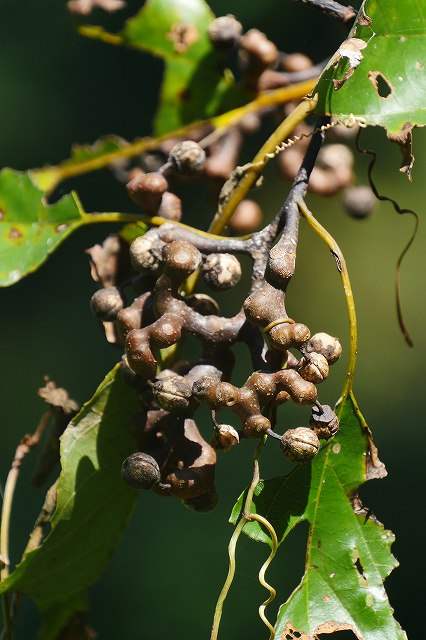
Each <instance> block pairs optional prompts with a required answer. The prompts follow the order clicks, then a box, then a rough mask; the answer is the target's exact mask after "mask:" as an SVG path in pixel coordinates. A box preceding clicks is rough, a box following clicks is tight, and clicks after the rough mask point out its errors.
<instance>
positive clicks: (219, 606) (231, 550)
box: [210, 436, 266, 640]
mask: <svg viewBox="0 0 426 640" xmlns="http://www.w3.org/2000/svg"><path fill="white" fill-rule="evenodd" d="M265 440H266V436H264V437H263V438H262V440H261V441H260V442H259V444H258V445H257V447H256V450H255V452H254V459H253V476H252V481H251V484H250V486H249V488H248V489H247V495H246V499H245V501H244V507H243V512H242V514H241V519H240V520H239V522H238V523H237V525H236V527H235V529H234V533H233V534H232V537H231V540H230V541H229V546H228V555H229V569H228V575H227V576H226V580H225V582H224V585H223V587H222V590H221V592H220V594H219V597H218V599H217V603H216V608H215V612H214V617H213V625H212V632H211V636H210V640H217V638H218V634H219V626H220V621H221V618H222V611H223V604H224V602H225V600H226V597H227V595H228V592H229V589H230V588H231V584H232V581H233V579H234V575H235V550H236V546H237V542H238V538H239V537H240V535H241V532H242V530H243V529H244V526H245V524H246V523H247V522H249V521H250V520H251V515H252V514H250V511H251V505H252V501H253V495H254V492H255V489H256V487H257V485H258V483H259V480H260V476H259V457H260V452H261V451H262V447H263V445H264V443H265Z"/></svg>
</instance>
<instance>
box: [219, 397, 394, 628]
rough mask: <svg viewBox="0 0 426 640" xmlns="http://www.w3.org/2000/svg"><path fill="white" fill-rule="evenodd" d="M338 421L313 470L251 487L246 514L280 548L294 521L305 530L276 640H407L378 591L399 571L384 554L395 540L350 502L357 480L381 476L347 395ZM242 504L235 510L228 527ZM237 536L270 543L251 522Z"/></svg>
mask: <svg viewBox="0 0 426 640" xmlns="http://www.w3.org/2000/svg"><path fill="white" fill-rule="evenodd" d="M340 421H341V427H340V431H339V433H338V434H337V436H335V437H334V438H333V439H332V440H331V441H330V442H328V443H326V444H324V445H323V447H322V448H321V450H320V452H319V454H318V455H317V456H316V458H315V459H314V461H313V463H312V464H310V465H302V466H299V467H297V468H296V469H295V470H294V471H293V472H292V473H290V474H289V475H287V476H283V477H280V478H274V479H272V480H266V481H262V482H261V483H260V484H259V485H258V487H257V489H256V493H255V497H254V501H253V506H252V511H253V512H255V513H259V514H260V515H262V516H264V517H265V518H267V519H268V520H269V522H270V523H271V524H272V525H273V527H274V528H275V531H276V533H277V536H278V540H279V542H283V541H284V540H285V538H286V537H287V536H288V534H289V533H290V531H291V530H292V529H293V528H294V527H295V526H297V524H299V523H300V522H302V521H308V522H309V526H310V530H309V536H308V542H307V550H306V566H305V573H304V575H303V578H302V580H301V582H300V584H299V586H298V587H297V588H296V589H295V590H294V591H293V593H292V594H291V596H290V597H289V599H288V600H287V602H285V603H284V604H283V605H282V606H281V608H280V610H279V613H278V619H277V626H276V637H277V638H287V637H289V638H293V637H294V638H296V637H297V638H300V637H301V638H303V640H308V639H310V638H313V637H314V636H315V637H316V635H315V634H320V633H330V632H331V631H333V630H335V631H337V630H345V629H350V630H352V631H353V632H354V634H355V636H356V637H357V638H359V639H362V640H382V639H383V638H386V639H387V640H403V639H404V638H406V635H405V633H404V632H403V631H402V629H401V628H400V626H399V624H398V623H397V622H396V621H395V619H394V618H393V615H392V613H393V610H392V608H391V606H390V604H389V601H388V598H387V595H386V592H385V589H384V586H383V580H384V579H385V578H386V577H387V576H388V575H389V573H390V572H391V571H392V569H393V568H394V567H396V566H397V562H396V560H395V558H394V557H393V555H392V554H391V551H390V546H391V544H392V542H393V540H394V537H393V534H392V533H391V532H390V531H386V530H385V529H384V528H383V526H382V525H381V524H380V523H379V522H378V521H377V520H376V519H375V517H374V516H373V515H372V514H370V513H369V512H368V511H367V510H365V509H363V508H362V505H361V504H360V502H359V499H358V498H357V496H356V490H357V488H358V487H359V486H360V485H361V484H362V483H363V482H365V481H366V480H367V479H369V478H374V477H382V476H383V475H385V473H386V472H385V469H384V467H383V465H382V464H381V463H380V461H379V460H378V458H377V451H376V450H375V448H374V444H373V443H372V442H371V434H370V432H369V431H368V428H367V427H366V425H365V424H364V423H363V420H362V418H361V417H360V415H359V414H358V413H357V408H356V406H355V404H354V402H353V401H352V399H351V398H350V397H349V398H348V399H347V400H346V401H345V404H344V405H343V406H342V407H341V409H340ZM242 500H243V496H242V497H240V499H239V501H238V503H237V504H236V506H235V507H234V510H233V513H232V516H231V521H232V522H234V523H235V522H236V520H237V519H238V516H239V514H240V513H241V505H242ZM243 531H244V533H246V534H247V535H248V536H250V537H251V538H253V539H254V540H257V541H261V542H264V543H267V544H271V539H270V537H269V534H268V532H267V531H266V530H264V529H263V528H262V527H261V526H260V525H259V524H258V523H257V522H251V523H248V524H246V525H245V527H244V529H243ZM294 631H296V632H298V633H299V634H301V635H292V633H293V632H294ZM286 634H288V636H286Z"/></svg>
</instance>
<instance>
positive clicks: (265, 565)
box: [250, 513, 278, 640]
mask: <svg viewBox="0 0 426 640" xmlns="http://www.w3.org/2000/svg"><path fill="white" fill-rule="evenodd" d="M250 520H256V522H259V523H260V524H261V525H263V526H264V527H265V529H267V530H268V532H269V535H270V536H271V540H272V548H271V552H270V554H269V556H268V557H267V558H266V560H265V562H264V563H263V565H262V566H261V568H260V571H259V582H260V584H261V585H262V587H265V589H266V590H267V591H269V598H268V599H267V600H265V602H262V604H261V605H260V607H259V617H260V619H261V620H262V622H263V623H264V624H265V626H267V627H268V629H269V632H270V636H269V640H273V638H274V636H275V628H274V626H273V625H272V624H271V623H270V622H269V620H268V618H267V617H266V615H265V610H266V607H267V606H268V604H271V602H272V601H273V600H274V598H275V596H276V595H277V592H276V590H275V589H274V587H273V586H272V585H270V584H269V583H268V582H266V580H265V573H266V571H267V569H268V567H269V565H270V564H271V562H272V560H273V559H274V557H275V554H276V553H277V550H278V538H277V534H276V532H275V529H274V527H273V526H272V525H271V523H270V522H269V520H267V519H266V518H264V517H263V516H260V515H259V514H257V513H252V514H250Z"/></svg>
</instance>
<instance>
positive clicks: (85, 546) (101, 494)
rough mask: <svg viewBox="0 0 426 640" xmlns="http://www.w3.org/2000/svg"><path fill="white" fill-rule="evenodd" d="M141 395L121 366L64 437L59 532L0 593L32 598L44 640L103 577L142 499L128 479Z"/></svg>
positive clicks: (56, 523)
mask: <svg viewBox="0 0 426 640" xmlns="http://www.w3.org/2000/svg"><path fill="white" fill-rule="evenodd" d="M138 410H139V404H138V401H137V395H136V392H135V390H134V389H133V388H131V387H129V386H128V385H126V384H125V383H124V382H123V380H122V378H121V374H120V371H119V368H118V366H117V367H115V369H113V370H112V371H111V372H110V373H109V374H108V375H107V376H106V378H105V380H104V381H103V382H102V384H101V385H100V386H99V388H98V389H97V391H96V393H95V395H94V396H93V398H92V399H91V400H90V401H89V402H88V403H87V404H85V405H84V406H83V408H82V409H81V411H80V413H79V414H78V415H77V416H76V417H75V418H74V419H73V420H72V421H71V422H70V424H69V426H68V427H67V429H66V430H65V432H64V434H63V436H62V438H61V464H62V471H61V475H60V478H59V483H58V489H57V504H56V510H55V512H54V514H53V516H52V520H51V526H52V529H51V532H50V534H49V535H48V536H47V538H46V539H45V541H44V542H43V543H42V545H41V546H40V547H38V548H37V549H35V550H34V551H31V552H29V553H28V554H27V555H26V556H24V558H23V560H22V561H21V563H20V564H19V565H18V566H17V567H16V569H15V571H14V572H13V573H12V574H11V575H10V576H9V578H8V579H7V580H6V581H4V582H3V583H1V585H0V593H4V592H10V591H12V592H19V593H24V594H27V595H29V596H30V597H31V598H32V599H33V600H34V601H35V603H36V605H37V607H38V608H39V610H40V612H41V614H42V616H43V619H44V623H45V625H44V627H43V630H42V633H41V636H40V637H41V638H42V639H43V640H53V639H54V638H56V637H57V632H58V631H59V630H60V629H61V628H62V627H63V626H64V625H65V624H66V622H67V621H68V620H69V618H70V617H71V616H72V615H73V614H74V613H75V612H77V611H82V610H84V609H85V608H86V590H87V588H88V587H89V586H90V585H92V584H93V583H94V582H95V581H96V580H97V579H98V578H99V576H100V574H101V573H102V571H103V569H104V567H105V565H106V563H107V562H108V559H109V557H110V555H111V553H112V551H113V550H114V548H115V547H116V545H117V542H118V540H119V538H120V536H121V533H122V531H123V529H124V526H125V525H126V523H127V521H128V519H129V517H130V515H131V513H132V510H133V508H134V506H135V502H136V499H137V495H138V494H137V492H136V491H135V490H134V489H130V488H129V487H127V486H126V485H125V484H124V483H123V481H122V479H121V475H120V467H121V464H122V462H123V460H124V459H125V458H126V457H127V456H128V455H129V454H130V453H132V451H134V449H135V445H134V442H133V440H132V438H131V436H130V433H129V429H128V426H129V421H130V419H131V418H132V416H133V415H134V414H135V413H136V412H137V411H138Z"/></svg>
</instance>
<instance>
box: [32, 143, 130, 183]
mask: <svg viewBox="0 0 426 640" xmlns="http://www.w3.org/2000/svg"><path fill="white" fill-rule="evenodd" d="M135 142H136V143H137V142H138V141H135ZM127 146H128V143H127V142H126V140H124V139H123V138H120V137H118V136H113V135H110V136H104V137H103V138H99V140H97V141H96V142H95V143H94V144H86V145H77V144H75V145H73V147H72V149H71V157H70V158H68V159H67V160H64V162H61V164H59V165H57V166H46V167H42V168H40V169H33V170H32V171H30V176H31V179H32V181H33V182H34V184H35V185H36V186H37V187H38V188H39V189H41V190H42V191H45V192H46V193H49V192H51V191H52V190H53V189H54V188H55V187H56V185H57V184H58V183H59V182H61V180H63V179H64V178H70V177H72V176H74V175H80V174H81V173H86V171H94V170H95V169H98V168H99V167H97V166H96V160H97V159H98V158H101V159H102V160H103V162H102V164H101V166H102V167H104V166H106V164H107V162H108V160H109V156H110V154H112V157H111V162H113V161H114V160H115V159H116V153H117V152H118V151H120V150H122V149H124V148H125V147H127ZM105 161H106V162H105Z"/></svg>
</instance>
